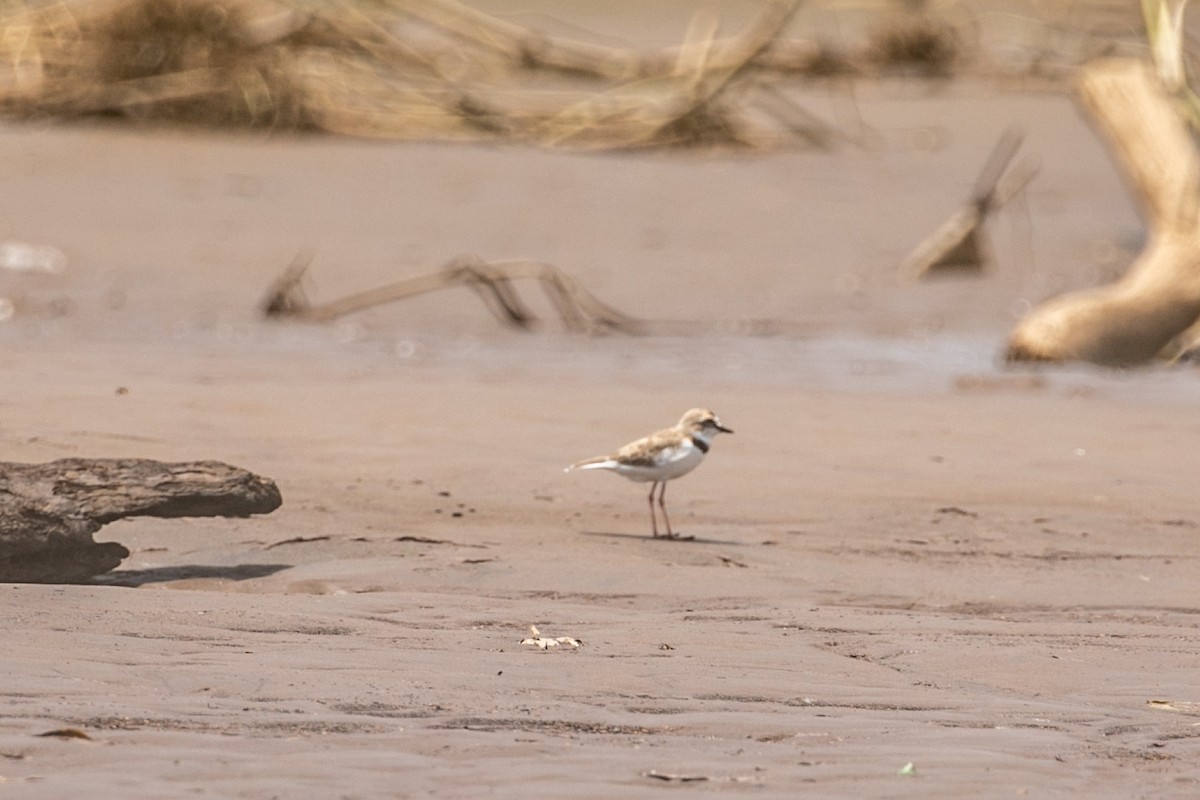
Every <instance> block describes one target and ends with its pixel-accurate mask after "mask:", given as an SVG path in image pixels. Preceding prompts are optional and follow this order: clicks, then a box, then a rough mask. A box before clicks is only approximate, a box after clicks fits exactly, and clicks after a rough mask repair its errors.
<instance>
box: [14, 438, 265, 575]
mask: <svg viewBox="0 0 1200 800" xmlns="http://www.w3.org/2000/svg"><path fill="white" fill-rule="evenodd" d="M281 502H282V499H281V497H280V494H279V489H278V488H277V487H276V486H275V484H274V483H273V482H272V481H270V480H268V479H266V478H261V477H259V476H257V475H254V474H253V473H250V472H247V471H246V470H243V469H239V468H237V467H232V466H229V465H228V464H222V463H221V462H219V461H193V462H185V463H170V464H168V463H163V462H159V461H151V460H148V459H84V458H66V459H60V460H58V461H51V462H48V463H45V464H14V463H9V462H0V581H2V582H7V583H77V582H80V581H85V580H87V579H88V578H91V577H92V576H94V575H99V574H100V573H103V572H107V571H108V570H110V569H112V568H114V567H116V566H117V565H118V564H120V563H121V560H122V559H123V558H125V557H126V556H128V555H129V551H128V550H127V549H126V548H125V547H124V546H122V545H120V544H118V543H116V542H100V543H97V542H95V541H93V539H92V534H94V533H95V532H96V531H98V530H100V528H101V527H102V526H104V525H105V524H107V523H109V522H112V521H113V520H117V519H123V518H125V517H138V516H151V517H206V516H224V517H244V516H249V515H250V514H266V513H268V512H270V511H273V510H275V509H276V508H278V507H279V505H280V503H281Z"/></svg>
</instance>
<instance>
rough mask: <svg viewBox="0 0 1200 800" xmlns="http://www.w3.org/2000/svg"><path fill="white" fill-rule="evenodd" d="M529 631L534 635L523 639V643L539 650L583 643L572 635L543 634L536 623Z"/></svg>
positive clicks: (576, 645)
mask: <svg viewBox="0 0 1200 800" xmlns="http://www.w3.org/2000/svg"><path fill="white" fill-rule="evenodd" d="M529 632H530V633H531V634H532V635H531V636H530V637H529V638H527V639H522V640H521V644H531V645H533V646H535V647H536V648H538V649H539V650H550V649H551V648H554V647H579V646H580V645H581V644H583V641H582V640H581V639H575V638H573V637H571V636H559V637H557V638H554V639H551V638H548V637H546V636H542V634H541V633H540V632H539V631H538V629H537V626H536V625H530V626H529Z"/></svg>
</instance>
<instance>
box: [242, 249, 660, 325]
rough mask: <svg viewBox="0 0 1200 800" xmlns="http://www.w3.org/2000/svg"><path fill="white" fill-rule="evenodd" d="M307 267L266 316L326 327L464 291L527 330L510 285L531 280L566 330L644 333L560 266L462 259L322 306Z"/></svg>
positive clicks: (303, 260) (296, 267)
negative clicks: (308, 289) (311, 291)
mask: <svg viewBox="0 0 1200 800" xmlns="http://www.w3.org/2000/svg"><path fill="white" fill-rule="evenodd" d="M308 265H309V258H308V257H307V256H302V257H298V258H297V260H295V261H294V262H293V263H292V264H291V266H289V267H288V268H287V270H285V271H284V273H283V274H282V275H281V276H280V277H279V278H277V279H276V280H275V282H274V283H272V284H271V287H270V288H269V290H268V292H267V296H266V298H265V299H264V300H263V302H262V304H261V308H262V311H263V313H264V314H265V315H266V316H268V317H297V318H300V319H305V320H311V321H314V322H324V321H328V320H331V319H336V318H338V317H342V316H345V315H347V314H353V313H355V312H358V311H364V310H366V309H368V308H373V307H375V306H380V305H385V304H387V303H393V302H396V301H398V300H404V299H406V298H409V297H416V296H418V295H422V294H426V293H428V292H433V291H438V290H440V289H449V288H454V287H460V286H465V287H467V288H470V289H472V290H474V291H475V292H476V294H478V295H479V297H480V299H481V300H482V301H483V303H484V306H485V307H486V308H487V309H488V311H490V312H491V313H492V315H493V316H494V317H495V318H496V319H497V320H499V321H500V322H501V323H504V324H506V325H510V326H512V327H514V328H518V329H521V330H528V329H529V328H531V327H533V326H534V325H536V324H537V322H538V319H537V316H536V315H535V314H534V313H533V312H532V311H530V310H529V307H528V306H527V305H526V304H525V303H524V301H523V300H522V299H521V297H520V295H519V294H518V293H517V291H516V289H515V288H514V287H513V282H514V281H519V280H534V281H537V282H538V283H539V285H540V286H541V287H542V290H543V291H544V292H545V293H546V296H547V298H548V299H549V300H550V302H551V304H552V305H553V306H554V309H555V311H557V312H558V315H559V318H560V319H561V320H562V323H563V326H564V327H565V328H566V329H567V330H570V331H577V332H581V333H597V332H601V331H617V332H621V333H639V332H641V330H642V323H640V322H639V321H638V320H635V319H634V318H633V317H630V316H628V315H626V314H623V313H621V312H620V311H617V310H616V309H614V308H613V307H612V306H610V305H608V304H606V303H604V302H602V301H601V300H599V299H597V298H596V297H595V296H594V295H592V294H591V293H590V292H588V291H587V290H586V289H584V288H583V287H582V286H580V285H579V283H578V281H576V280H575V279H574V278H572V277H571V276H570V275H568V274H566V273H565V272H563V271H562V270H560V269H559V268H558V267H555V266H554V265H552V264H546V263H542V262H539V261H495V262H486V261H484V260H483V259H481V258H480V257H479V256H477V255H474V254H465V255H460V256H457V257H455V258H453V259H451V260H450V261H449V262H448V263H447V264H446V265H445V266H444V267H443V268H442V269H441V270H439V271H437V272H434V273H431V274H428V275H419V276H417V277H414V278H409V279H407V280H402V281H396V282H395V283H389V284H387V285H386V286H381V287H378V288H376V289H370V290H367V291H365V292H358V293H356V294H352V295H349V296H347V297H343V298H341V299H338V300H333V301H330V302H327V303H323V304H320V305H313V304H312V303H310V302H309V300H308V297H307V296H306V294H305V292H304V287H303V279H304V276H305V273H306V272H307V270H308Z"/></svg>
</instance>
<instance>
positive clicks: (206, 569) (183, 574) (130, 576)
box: [91, 564, 292, 586]
mask: <svg viewBox="0 0 1200 800" xmlns="http://www.w3.org/2000/svg"><path fill="white" fill-rule="evenodd" d="M291 566H292V565H291V564H237V565H235V566H231V567H217V566H210V565H207V564H181V565H180V566H177V567H154V568H153V569H128V570H118V571H116V572H108V573H105V574H104V575H97V576H96V577H94V578H92V580H91V583H92V584H95V585H100V586H143V585H145V584H147V583H167V582H169V581H182V580H188V579H192V578H218V579H221V580H227V581H246V580H250V579H251V578H265V577H266V576H268V575H274V574H275V573H276V572H280V571H282V570H285V569H290V568H291Z"/></svg>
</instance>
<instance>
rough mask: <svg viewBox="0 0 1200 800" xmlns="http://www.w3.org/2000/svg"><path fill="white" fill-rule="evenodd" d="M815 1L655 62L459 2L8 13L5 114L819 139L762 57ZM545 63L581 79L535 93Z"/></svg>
mask: <svg viewBox="0 0 1200 800" xmlns="http://www.w3.org/2000/svg"><path fill="white" fill-rule="evenodd" d="M798 4H799V2H798V0H775V1H774V2H771V3H768V4H766V5H765V6H764V8H763V11H762V13H761V14H760V16H759V17H758V18H757V19H756V20H755V21H754V22H752V23H751V24H750V25H749V26H748V27H747V28H746V30H744V31H742V32H741V33H739V34H738V35H736V36H733V37H730V38H718V36H717V34H716V27H715V25H712V26H694V27H695V28H696V29H695V30H694V31H693V33H692V34H690V35H689V39H688V41H686V42H685V43H684V44H683V45H682V46H681V47H679V48H673V49H671V50H669V51H664V52H652V53H640V52H636V51H632V50H626V49H621V48H613V47H606V46H601V45H596V44H591V43H587V42H577V41H570V40H564V39H555V38H550V37H546V36H543V35H540V34H538V33H536V32H534V31H530V30H526V29H524V28H520V27H518V26H515V25H512V24H510V23H507V22H504V21H502V20H499V19H496V18H493V17H489V16H487V15H485V14H482V13H481V12H478V11H476V10H473V9H471V8H469V7H467V6H464V5H461V4H459V3H457V2H455V0H421V2H417V1H416V0H355V1H354V2H351V1H350V0H345V1H344V2H326V3H320V4H307V5H306V4H304V3H303V2H301V0H293V2H288V3H285V2H275V0H226V1H225V2H222V1H221V0H119V1H112V0H110V1H109V2H91V3H73V4H71V5H66V4H53V5H47V6H39V7H36V8H32V7H24V6H21V7H18V9H17V10H16V11H15V12H10V13H9V14H7V15H6V16H5V17H4V18H3V19H0V109H2V110H3V111H4V112H7V114H8V115H10V116H16V117H25V118H29V117H46V116H52V117H59V118H78V117H86V116H107V117H115V118H120V119H126V120H139V121H153V122H158V123H164V122H165V123H181V124H189V125H204V126H211V127H219V128H229V127H234V128H237V127H241V128H255V127H259V128H261V127H266V128H271V129H278V130H298V131H306V130H318V131H327V132H334V133H343V134H350V135H356V136H367V137H385V138H394V139H413V138H422V139H424V138H439V139H447V138H449V139H454V138H462V139H489V138H491V139H495V138H503V139H515V140H523V141H529V142H532V143H535V144H541V145H555V146H572V147H581V148H602V149H605V148H633V147H658V146H697V145H705V146H706V145H730V146H738V147H777V146H786V145H789V144H796V143H811V142H813V141H815V138H814V137H813V136H812V135H811V132H807V133H805V134H804V135H801V136H797V132H796V130H795V125H794V123H793V124H789V123H786V122H784V121H782V120H772V119H771V115H770V113H769V112H764V111H763V109H758V108H756V107H755V105H756V100H755V94H756V92H755V84H756V81H758V80H759V77H760V74H761V72H762V70H763V67H762V65H761V63H760V61H761V58H762V56H763V55H764V53H765V52H766V51H767V50H768V48H769V46H770V45H771V43H772V42H773V41H775V40H776V39H777V37H778V36H779V33H780V31H782V30H783V28H784V26H785V25H786V24H787V22H788V21H789V20H790V18H791V17H792V14H793V13H794V11H795V9H796V7H797V6H798ZM531 70H533V71H541V72H544V73H547V74H551V75H557V76H559V77H560V78H561V77H562V76H563V75H569V76H571V79H572V80H573V82H572V83H571V84H570V85H569V87H568V88H567V89H565V90H564V89H563V88H561V87H558V86H556V87H555V89H554V91H547V90H536V89H531V88H528V85H529V83H530V82H529V81H524V82H522V80H521V78H520V76H521V75H525V76H528V75H529V73H530V71H531ZM581 78H582V79H584V80H580V79H581ZM597 82H599V83H600V84H601V85H600V86H597V85H596V84H597ZM764 117H765V118H767V119H768V122H767V123H766V124H764V123H763V121H762V120H763V119H764Z"/></svg>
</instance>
